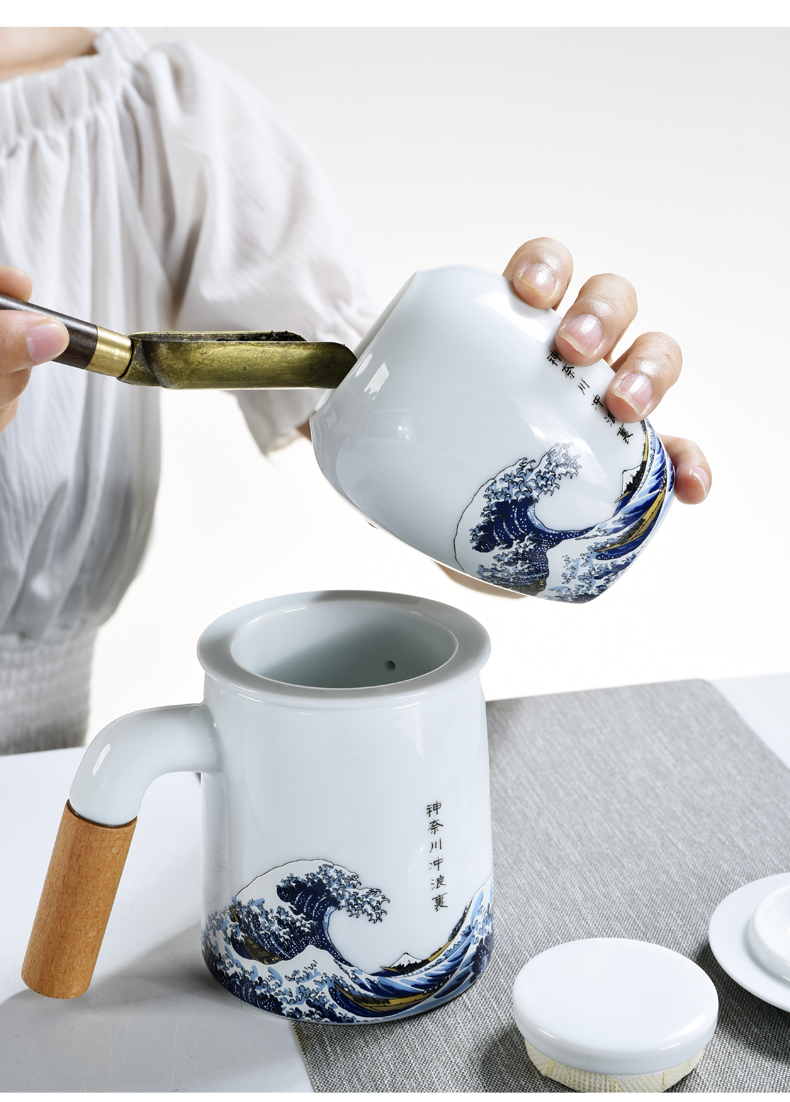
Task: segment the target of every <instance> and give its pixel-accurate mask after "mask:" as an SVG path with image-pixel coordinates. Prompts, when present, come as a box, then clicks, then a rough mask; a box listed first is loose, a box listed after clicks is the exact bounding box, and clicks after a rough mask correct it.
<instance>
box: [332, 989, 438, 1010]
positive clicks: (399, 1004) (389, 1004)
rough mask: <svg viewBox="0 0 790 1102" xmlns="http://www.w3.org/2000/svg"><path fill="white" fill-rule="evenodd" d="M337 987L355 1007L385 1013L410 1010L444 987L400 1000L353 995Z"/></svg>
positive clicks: (401, 997) (404, 996)
mask: <svg viewBox="0 0 790 1102" xmlns="http://www.w3.org/2000/svg"><path fill="white" fill-rule="evenodd" d="M335 987H336V988H337V990H338V991H340V992H342V994H343V995H345V997H346V998H347V999H348V1001H349V1002H352V1003H354V1004H355V1006H360V1007H362V1009H363V1010H378V1011H381V1012H382V1013H384V1012H385V1011H387V1010H408V1009H409V1007H411V1006H417V1004H418V1003H421V1002H425V1000H426V999H429V998H430V997H431V995H435V994H436V992H437V991H439V990H440V989H441V987H442V985H441V984H438V985H436V986H434V987H431V988H430V989H429V990H428V991H421V992H420V993H419V995H402V996H400V998H395V999H381V998H376V997H375V996H371V997H370V998H368V997H366V996H365V995H352V994H351V992H350V991H349V990H348V989H347V988H345V987H343V985H342V983H337V982H336V983H335Z"/></svg>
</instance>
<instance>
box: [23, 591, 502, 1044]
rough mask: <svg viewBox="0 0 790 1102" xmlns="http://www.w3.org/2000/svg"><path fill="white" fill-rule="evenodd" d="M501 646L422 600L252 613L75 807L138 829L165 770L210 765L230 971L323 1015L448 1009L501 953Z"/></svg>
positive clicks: (109, 759)
mask: <svg viewBox="0 0 790 1102" xmlns="http://www.w3.org/2000/svg"><path fill="white" fill-rule="evenodd" d="M488 652H489V641H488V636H487V634H486V632H485V631H484V630H483V628H482V627H481V626H480V625H479V624H478V623H477V621H476V620H473V619H472V618H471V617H470V616H468V615H466V614H465V613H463V612H460V611H458V610H457V609H454V608H450V607H449V606H447V605H443V604H438V603H437V602H435V601H428V600H424V599H422V598H417V597H407V596H402V595H399V594H392V593H377V592H369V593H365V592H323V593H301V594H296V595H292V596H284V597H274V598H271V599H269V600H265V601H260V602H258V603H257V604H252V605H247V606H246V607H244V608H240V609H236V610H235V611H234V612H229V613H228V614H227V615H225V616H222V617H220V619H218V620H216V621H215V622H214V623H213V624H211V626H210V627H208V628H207V629H206V631H205V632H204V633H203V635H202V636H201V638H200V642H199V645H198V656H199V658H200V661H201V664H202V665H203V668H204V669H205V671H206V678H205V701H204V703H203V704H195V705H187V706H184V707H174V708H157V709H153V710H151V711H145V712H136V713H134V714H132V715H129V716H125V717H123V718H122V719H119V720H116V721H115V722H114V723H111V724H110V725H109V726H108V727H106V728H105V729H104V731H103V732H102V733H101V734H100V735H99V736H98V737H97V738H96V739H95V740H94V741H93V742H92V743H91V744H90V745H89V746H88V749H87V751H86V753H85V756H84V758H83V760H82V762H81V764H80V767H79V771H78V773H77V775H76V777H75V780H74V784H73V787H72V790H71V795H70V804H71V808H72V810H73V811H74V812H76V814H77V815H78V816H79V817H81V819H83V820H88V821H89V822H90V823H94V824H103V825H105V826H120V825H121V824H125V823H128V822H129V821H130V820H132V819H134V818H135V816H136V815H137V811H138V808H139V805H140V801H141V799H142V796H143V793H144V792H145V789H146V788H147V786H148V784H149V783H150V782H151V781H152V780H153V779H154V778H155V777H157V776H159V775H161V774H162V773H166V772H172V771H176V770H197V771H199V772H201V773H202V788H203V818H204V829H203V833H204V845H203V882H204V883H203V899H204V924H203V954H204V958H205V960H206V963H207V965H208V967H209V969H210V970H211V972H212V974H213V975H214V976H215V978H216V979H217V980H219V982H220V983H221V984H223V986H225V987H226V988H227V989H228V990H229V991H231V992H232V993H233V994H234V995H237V996H238V997H239V998H241V999H244V1000H245V1001H246V1002H248V1003H251V1004H252V1005H253V1006H257V1007H260V1008H261V1009H263V1010H267V1011H270V1012H272V1013H275V1014H280V1015H284V1016H286V1017H289V1018H293V1019H299V1020H302V1021H316V1022H339V1023H344V1024H356V1023H367V1022H376V1021H382V1020H387V1019H392V1018H402V1017H407V1016H409V1015H411V1014H416V1013H419V1012H421V1011H423V1010H428V1009H430V1008H431V1007H433V1006H436V1005H438V1004H440V1003H443V1002H446V1001H447V1000H448V999H451V998H453V997H454V996H456V995H458V994H460V993H461V992H463V991H465V990H466V989H467V988H468V987H469V985H470V984H471V983H472V982H473V981H474V980H475V979H476V978H477V976H478V975H479V974H480V972H481V971H482V970H483V968H484V967H485V965H486V963H487V961H488V957H489V955H490V952H491V945H492V918H491V862H492V857H491V828H490V809H489V794H488V756H487V743H486V725H485V703H484V700H483V696H482V692H481V688H480V683H479V677H478V674H479V671H480V668H481V667H482V665H483V664H484V662H485V661H486V659H487V657H488ZM37 989H38V988H37Z"/></svg>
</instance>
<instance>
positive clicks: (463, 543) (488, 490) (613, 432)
mask: <svg viewBox="0 0 790 1102" xmlns="http://www.w3.org/2000/svg"><path fill="white" fill-rule="evenodd" d="M561 320H562V318H561V315H559V314H557V313H555V312H554V311H551V310H537V309H535V308H534V307H531V306H528V305H527V304H526V303H525V302H522V300H521V299H520V298H518V296H517V295H516V293H515V292H514V290H513V288H512V286H511V284H510V282H509V281H508V280H507V279H505V278H504V277H503V276H497V275H494V274H493V273H491V272H486V271H483V270H481V269H478V268H467V267H460V266H459V267H451V268H438V269H435V270H433V271H424V272H417V273H416V275H414V276H412V278H411V279H410V280H409V282H408V283H407V284H406V285H405V287H404V288H403V289H402V290H401V291H400V292H399V294H398V295H397V296H396V298H395V299H394V300H393V302H392V303H391V304H390V306H388V307H387V309H386V310H385V311H384V313H383V314H382V315H381V317H380V318H379V319H378V321H377V322H376V324H375V325H374V326H373V328H372V329H371V330H370V332H369V333H368V334H367V336H366V337H365V338H364V340H363V341H362V344H361V345H360V346H359V348H358V349H357V350H356V352H357V357H358V362H357V365H356V367H355V368H354V370H353V371H351V372H350V374H349V375H348V376H347V377H346V378H345V379H344V380H343V381H342V383H341V384H340V385H339V386H338V388H337V389H336V390H335V391H332V392H329V393H328V395H327V396H326V397H325V399H324V401H323V403H322V404H320V405H319V406H318V408H317V410H316V412H315V413H314V415H313V417H312V419H311V429H312V435H313V442H314V447H315V452H316V457H317V459H318V463H319V466H320V467H321V470H322V471H323V473H324V475H325V476H326V477H327V478H328V479H329V481H330V482H331V483H332V485H333V486H334V487H335V489H336V490H338V491H339V493H341V494H342V495H343V496H344V497H346V498H347V499H348V500H349V501H350V502H351V503H352V504H353V505H355V506H356V507H357V508H358V509H360V510H361V511H362V512H363V513H364V514H365V515H366V516H367V517H368V518H369V519H370V520H372V521H373V522H374V523H375V524H377V525H379V526H381V527H382V528H385V529H387V530H388V531H389V532H391V533H392V534H393V535H395V536H397V537H398V538H399V539H402V540H404V541H405V542H406V543H409V544H411V545H412V546H413V547H416V548H418V549H419V550H421V551H424V552H425V553H426V554H428V555H430V556H431V557H432V558H434V559H436V560H437V561H438V562H442V563H444V564H445V565H447V566H450V567H452V568H453V569H455V570H461V571H463V572H465V573H466V574H469V575H471V576H472V577H475V578H478V579H480V580H483V581H486V582H489V583H491V584H493V585H497V586H500V587H502V588H505V589H510V590H515V591H517V592H521V593H528V594H532V595H535V596H540V597H547V598H549V599H552V600H560V601H570V602H584V601H589V600H591V599H592V598H594V597H596V596H598V595H599V594H601V593H602V592H604V590H605V589H607V588H608V586H609V585H610V584H611V583H612V581H613V580H614V579H615V578H617V577H618V576H619V575H620V574H621V573H622V571H623V570H624V569H625V568H626V567H627V566H629V565H630V563H631V562H633V561H634V559H635V558H636V556H637V555H638V554H639V552H640V551H641V550H642V548H643V547H644V546H645V544H646V543H647V541H648V540H649V538H650V537H651V536H652V534H653V533H654V532H655V530H656V528H657V526H658V524H659V523H660V521H661V519H662V518H663V516H664V514H665V512H666V510H667V507H668V505H669V503H670V501H671V499H672V495H673V486H674V472H673V469H672V464H671V462H670V461H669V459H668V457H667V455H666V452H665V451H664V448H663V446H662V444H661V441H660V440H659V438H658V436H657V435H656V433H655V432H654V430H653V428H652V427H651V425H650V424H649V422H648V421H646V420H645V421H642V422H640V423H638V424H629V425H626V424H623V423H622V422H619V421H617V420H616V419H615V418H614V417H613V416H612V415H611V414H610V413H609V411H608V409H607V408H606V405H605V404H604V394H605V392H606V388H607V387H608V385H609V382H610V381H611V377H612V371H611V368H610V367H609V365H608V364H607V363H605V362H604V361H600V362H599V363H596V364H593V365H592V366H590V367H584V368H580V367H575V366H573V365H571V364H567V363H565V362H564V361H563V360H562V359H561V358H560V357H559V356H558V354H557V352H556V349H555V348H554V336H555V333H556V331H557V328H558V326H559V324H560V321H561Z"/></svg>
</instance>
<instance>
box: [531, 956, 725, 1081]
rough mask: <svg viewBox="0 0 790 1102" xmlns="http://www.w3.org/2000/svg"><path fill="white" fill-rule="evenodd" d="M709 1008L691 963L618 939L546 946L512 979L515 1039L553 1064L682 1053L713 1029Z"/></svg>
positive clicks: (671, 1060)
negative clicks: (521, 1039) (518, 1037)
mask: <svg viewBox="0 0 790 1102" xmlns="http://www.w3.org/2000/svg"><path fill="white" fill-rule="evenodd" d="M718 1009H719V1000H718V997H717V995H716V988H715V987H714V986H713V983H712V982H711V980H710V979H709V978H708V976H707V975H706V974H705V973H704V972H703V971H702V969H701V968H699V967H698V966H697V965H696V964H694V963H693V961H690V960H689V959H688V958H687V957H684V956H681V955H680V953H675V952H673V951H672V950H671V949H665V948H663V947H662V946H660V945H652V944H650V942H647V941H632V940H630V939H627V938H587V939H584V940H582V941H569V942H566V944H564V945H555V946H554V948H552V949H547V950H546V952H545V953H541V954H540V955H539V956H537V957H533V959H532V960H531V961H529V963H528V964H525V965H524V967H523V968H522V969H521V971H520V972H519V974H518V976H517V977H516V982H515V985H514V987H513V1015H514V1017H515V1019H516V1024H517V1025H518V1028H519V1029H520V1030H521V1033H522V1034H523V1036H524V1038H525V1040H527V1041H529V1043H530V1044H531V1045H532V1046H533V1047H534V1048H536V1049H537V1050H538V1051H539V1052H542V1053H543V1054H544V1056H549V1057H550V1058H551V1059H552V1060H556V1061H557V1062H558V1063H560V1064H566V1065H567V1066H568V1067H572V1068H579V1069H580V1070H581V1071H596V1072H602V1073H603V1074H605V1075H644V1074H647V1073H649V1072H655V1071H666V1070H667V1069H668V1068H672V1067H675V1066H676V1065H677V1064H681V1063H683V1062H684V1061H686V1060H690V1059H691V1058H692V1057H693V1056H696V1055H697V1054H698V1053H699V1052H700V1051H701V1050H702V1049H703V1048H704V1047H705V1045H706V1044H707V1043H708V1041H709V1040H710V1039H711V1037H712V1036H713V1033H714V1030H715V1029H716V1017H717V1014H718Z"/></svg>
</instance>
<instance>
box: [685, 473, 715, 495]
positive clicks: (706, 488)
mask: <svg viewBox="0 0 790 1102" xmlns="http://www.w3.org/2000/svg"><path fill="white" fill-rule="evenodd" d="M689 474H690V475H691V477H692V478H696V480H697V482H699V484H700V486H701V487H702V493H703V495H704V497H707V496H708V493H709V492H710V478H709V477H708V472H707V471H706V470H705V469H704V468H703V467H692V468H691V470H690V471H689Z"/></svg>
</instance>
